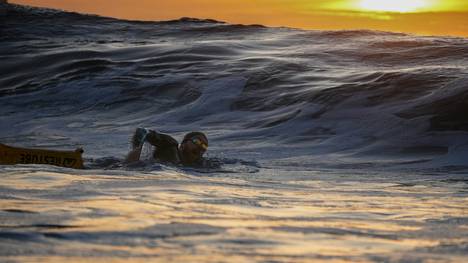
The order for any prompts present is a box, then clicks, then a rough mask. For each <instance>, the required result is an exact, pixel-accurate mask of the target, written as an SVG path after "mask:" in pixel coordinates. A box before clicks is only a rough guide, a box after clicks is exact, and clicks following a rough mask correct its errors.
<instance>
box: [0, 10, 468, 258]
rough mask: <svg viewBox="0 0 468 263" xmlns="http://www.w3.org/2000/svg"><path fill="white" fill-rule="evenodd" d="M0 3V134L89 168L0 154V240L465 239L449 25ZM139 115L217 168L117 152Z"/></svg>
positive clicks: (306, 250) (15, 254)
mask: <svg viewBox="0 0 468 263" xmlns="http://www.w3.org/2000/svg"><path fill="white" fill-rule="evenodd" d="M2 8H3V9H2V13H0V24H1V27H0V61H1V62H0V112H1V114H0V127H1V129H0V142H2V143H7V144H14V145H20V146H34V147H47V148H60V149H63V148H74V147H77V146H82V147H84V149H85V157H86V158H87V165H88V167H89V168H92V169H88V170H85V171H71V170H68V169H62V168H52V167H46V166H34V165H32V166H16V167H13V166H3V167H1V168H0V173H1V175H2V179H1V180H0V182H1V184H0V207H1V208H2V210H3V211H2V212H0V223H1V225H0V228H1V230H0V255H1V256H3V257H5V258H6V259H10V260H14V261H20V262H24V261H39V260H46V261H49V262H53V261H57V262H63V260H65V259H68V260H72V259H74V260H76V261H83V260H91V259H93V260H95V261H96V260H97V261H100V260H101V261H106V262H108V261H109V260H114V261H118V260H119V259H122V258H127V259H128V260H130V258H131V259H132V261H136V262H137V261H144V262H147V261H146V260H147V259H148V258H151V259H153V260H158V259H159V260H161V261H168V260H175V261H187V260H195V261H197V260H198V261H217V262H224V261H233V262H244V261H245V262H251V261H258V262H266V261H279V262H283V261H284V262H307V261H309V260H311V259H314V260H327V259H328V260H344V261H403V262H406V260H407V259H409V260H410V261H411V260H413V261H414V262H419V261H425V260H433V261H437V260H441V261H454V262H455V261H459V260H462V259H463V258H464V257H466V246H467V242H468V235H467V230H468V227H467V222H468V220H467V218H468V214H467V207H466V204H467V198H468V197H467V192H466V189H467V188H466V186H467V184H466V182H467V177H466V175H467V166H468V161H467V160H468V40H467V39H464V38H450V37H421V36H411V35H404V34H397V33H388V32H376V31H304V30H298V29H290V28H267V27H263V26H260V25H231V24H226V23H222V22H218V21H214V20H199V19H191V18H183V19H179V20H174V21H166V22H138V21H123V20H116V19H110V18H102V17H96V16H89V15H81V14H75V13H66V12H61V11H55V10H48V9H39V8H27V7H21V6H14V5H11V6H8V7H4V6H3V7H2ZM139 126H143V127H149V128H153V129H157V130H160V131H162V132H167V133H170V134H172V135H174V136H175V137H176V138H177V139H179V140H180V139H181V138H182V136H183V135H184V133H185V132H187V131H190V130H202V131H205V132H206V133H207V134H208V137H209V139H210V150H209V156H208V157H209V158H215V159H217V160H219V161H220V162H221V164H222V168H221V169H216V170H206V171H200V170H191V169H181V168H176V167H166V166H163V165H158V164H148V165H147V166H144V167H137V168H134V167H122V166H119V165H115V160H117V161H118V159H121V158H123V156H124V155H125V154H126V152H127V150H128V138H129V136H130V134H131V133H132V132H133V130H134V129H135V128H136V127H139ZM104 168H105V169H104ZM23 244H27V245H26V246H25V245H23ZM72 247H73V249H71V248H72Z"/></svg>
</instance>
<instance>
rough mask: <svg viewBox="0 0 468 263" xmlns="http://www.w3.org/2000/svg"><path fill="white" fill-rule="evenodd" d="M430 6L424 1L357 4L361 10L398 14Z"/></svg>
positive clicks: (376, 0) (369, 0)
mask: <svg viewBox="0 0 468 263" xmlns="http://www.w3.org/2000/svg"><path fill="white" fill-rule="evenodd" d="M430 6H431V3H430V2H428V1H426V0H412V1H407V0H360V1H359V3H358V7H359V9H361V10H366V11H382V12H400V13H407V12H415V11H418V10H421V9H427V8H429V7H430Z"/></svg>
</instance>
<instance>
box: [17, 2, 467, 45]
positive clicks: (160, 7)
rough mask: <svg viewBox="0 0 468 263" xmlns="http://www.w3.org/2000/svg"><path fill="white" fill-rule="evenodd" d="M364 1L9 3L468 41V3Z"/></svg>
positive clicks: (131, 15) (137, 16)
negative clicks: (411, 6)
mask: <svg viewBox="0 0 468 263" xmlns="http://www.w3.org/2000/svg"><path fill="white" fill-rule="evenodd" d="M364 1H367V2H366V3H369V0H10V2H11V3H20V4H27V5H33V6H46V7H53V8H60V9H65V10H72V11H78V12H84V13H93V14H99V15H103V16H111V17H117V18H125V19H136V20H169V19H176V18H179V17H183V16H188V17H198V18H213V19H217V20H222V21H226V22H230V23H243V24H264V25H268V26H290V27H299V28H306V29H377V30H387V31H398V32H407V33H415V34H423V35H453V36H464V37H468V0H413V2H415V1H420V2H418V3H421V2H422V3H425V4H424V5H422V7H421V8H419V9H418V10H412V11H411V12H410V13H395V12H373V11H369V10H365V9H364V8H363V2H364ZM370 1H375V2H371V4H370V5H372V6H373V7H375V6H377V7H380V6H382V9H385V8H384V7H387V8H398V5H401V7H404V5H405V3H406V4H407V3H408V2H411V1H410V0H408V1H402V0H400V1H399V0H370ZM379 1H380V2H379ZM374 3H378V4H377V5H375V4H374ZM368 5H369V4H368ZM380 11H385V10H380Z"/></svg>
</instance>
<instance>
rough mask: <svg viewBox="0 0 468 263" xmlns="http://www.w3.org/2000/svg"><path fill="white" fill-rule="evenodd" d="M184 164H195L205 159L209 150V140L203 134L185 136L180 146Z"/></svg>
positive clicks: (191, 133)
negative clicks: (204, 155)
mask: <svg viewBox="0 0 468 263" xmlns="http://www.w3.org/2000/svg"><path fill="white" fill-rule="evenodd" d="M179 149H180V153H181V156H180V157H181V159H182V162H183V163H184V164H186V165H190V164H194V163H195V162H197V161H198V160H200V159H201V158H202V157H203V154H205V152H206V150H207V149H208V138H207V137H206V135H205V134H204V133H202V132H190V133H187V134H186V135H185V136H184V139H183V140H182V143H181V144H180V146H179Z"/></svg>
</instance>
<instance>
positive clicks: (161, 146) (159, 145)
mask: <svg viewBox="0 0 468 263" xmlns="http://www.w3.org/2000/svg"><path fill="white" fill-rule="evenodd" d="M146 141H148V142H149V143H150V144H152V145H153V146H155V148H156V149H155V150H154V152H153V158H154V159H155V160H156V161H158V162H162V163H172V164H180V163H181V158H180V154H179V143H178V142H177V140H176V139H174V138H172V137H171V136H170V135H167V134H164V133H158V132H156V131H153V130H149V133H148V134H147V135H146Z"/></svg>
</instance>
